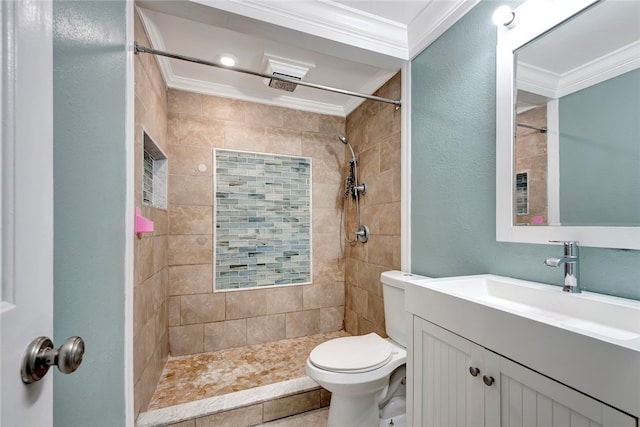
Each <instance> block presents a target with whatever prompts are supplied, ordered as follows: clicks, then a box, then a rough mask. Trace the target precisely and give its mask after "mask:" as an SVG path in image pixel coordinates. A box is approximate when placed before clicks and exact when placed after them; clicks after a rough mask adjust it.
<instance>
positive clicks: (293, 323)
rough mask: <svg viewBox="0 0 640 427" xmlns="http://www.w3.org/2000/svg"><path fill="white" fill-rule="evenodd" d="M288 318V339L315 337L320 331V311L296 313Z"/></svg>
mask: <svg viewBox="0 0 640 427" xmlns="http://www.w3.org/2000/svg"><path fill="white" fill-rule="evenodd" d="M286 316H287V317H286V337H287V338H295V337H303V336H306V335H314V334H317V333H319V331H320V310H306V311H296V312H294V313H287V314H286Z"/></svg>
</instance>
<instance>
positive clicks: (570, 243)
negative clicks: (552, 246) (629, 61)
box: [549, 240, 580, 257]
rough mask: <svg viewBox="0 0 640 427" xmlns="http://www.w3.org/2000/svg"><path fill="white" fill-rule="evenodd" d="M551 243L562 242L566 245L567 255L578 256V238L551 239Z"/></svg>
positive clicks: (565, 252) (565, 253) (565, 251)
mask: <svg viewBox="0 0 640 427" xmlns="http://www.w3.org/2000/svg"><path fill="white" fill-rule="evenodd" d="M549 242H550V243H562V244H563V245H564V255H565V256H575V257H577V256H578V244H579V243H580V242H578V241H577V240H549Z"/></svg>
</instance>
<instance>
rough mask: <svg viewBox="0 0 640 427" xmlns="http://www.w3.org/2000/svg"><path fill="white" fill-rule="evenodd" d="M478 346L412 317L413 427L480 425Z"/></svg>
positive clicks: (482, 415)
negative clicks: (473, 372)
mask: <svg viewBox="0 0 640 427" xmlns="http://www.w3.org/2000/svg"><path fill="white" fill-rule="evenodd" d="M482 351H483V349H482V348H481V347H478V346H476V345H475V344H473V343H471V342H470V341H467V340H465V339H463V338H461V337H459V336H457V335H455V334H452V333H450V332H448V331H446V330H444V329H442V328H440V327H438V326H435V325H433V324H432V323H429V322H427V321H424V320H422V319H420V318H418V317H414V365H415V372H414V399H415V401H414V402H413V416H414V418H413V420H414V421H413V422H414V424H415V425H421V426H428V427H430V426H433V427H447V426H452V427H453V426H456V427H464V426H482V425H484V398H483V390H482V379H481V375H478V376H477V377H473V376H472V375H471V374H470V373H469V367H471V366H474V367H479V366H480V362H481V359H482Z"/></svg>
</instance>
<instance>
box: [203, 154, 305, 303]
mask: <svg viewBox="0 0 640 427" xmlns="http://www.w3.org/2000/svg"><path fill="white" fill-rule="evenodd" d="M214 160H215V164H214V167H215V173H214V180H215V181H214V192H215V210H214V211H215V215H214V224H215V251H214V276H213V277H214V279H213V280H214V289H215V290H216V291H229V290H234V289H243V290H244V289H247V288H256V287H265V286H286V285H296V284H310V283H311V277H312V275H311V265H312V264H311V182H312V180H311V166H312V164H311V163H312V162H311V159H310V158H307V157H299V156H296V157H290V156H281V155H273V154H262V153H252V152H244V151H233V150H222V149H216V150H214Z"/></svg>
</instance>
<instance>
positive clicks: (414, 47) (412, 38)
mask: <svg viewBox="0 0 640 427" xmlns="http://www.w3.org/2000/svg"><path fill="white" fill-rule="evenodd" d="M478 3H480V0H455V1H432V2H431V3H429V5H428V6H427V7H425V8H424V9H422V11H421V12H420V14H418V16H417V17H416V18H415V19H414V20H413V21H411V22H410V23H409V25H408V27H407V50H408V53H409V55H408V57H407V58H405V59H413V58H415V57H416V56H418V54H419V53H420V52H422V51H423V50H424V49H425V48H426V47H427V46H429V45H430V44H431V43H433V42H434V41H435V40H436V39H437V38H438V37H440V36H441V35H442V34H444V32H445V31H447V30H448V29H449V28H450V27H452V26H453V24H455V23H456V22H457V21H458V20H459V19H460V18H462V17H463V16H464V15H465V14H466V13H467V12H469V11H470V10H471V9H473V7H474V6H475V5H476V4H478Z"/></svg>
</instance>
